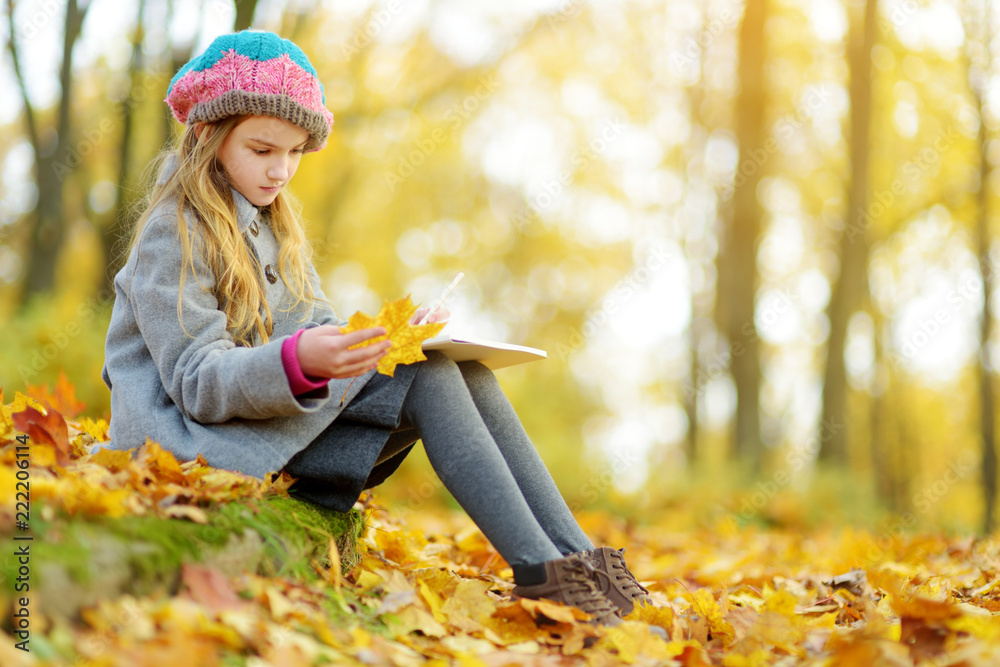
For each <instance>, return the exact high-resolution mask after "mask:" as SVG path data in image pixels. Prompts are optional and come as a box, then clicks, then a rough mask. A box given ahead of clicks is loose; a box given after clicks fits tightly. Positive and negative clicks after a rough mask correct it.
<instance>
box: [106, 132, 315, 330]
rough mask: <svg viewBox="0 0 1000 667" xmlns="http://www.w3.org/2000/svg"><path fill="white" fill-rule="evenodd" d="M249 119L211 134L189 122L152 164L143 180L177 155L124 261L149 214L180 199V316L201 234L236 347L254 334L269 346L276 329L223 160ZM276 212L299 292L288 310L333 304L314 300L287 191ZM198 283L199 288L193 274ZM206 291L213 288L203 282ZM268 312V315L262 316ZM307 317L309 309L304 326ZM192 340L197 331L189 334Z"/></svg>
mask: <svg viewBox="0 0 1000 667" xmlns="http://www.w3.org/2000/svg"><path fill="white" fill-rule="evenodd" d="M246 118H248V116H229V117H228V118H225V119H223V120H221V121H219V122H217V123H205V124H203V127H204V128H205V131H203V132H198V131H197V127H198V125H201V124H196V125H188V126H187V127H186V128H185V131H184V134H183V135H182V136H181V137H180V140H179V141H178V143H177V145H176V146H175V147H172V148H168V149H166V150H164V151H161V152H160V153H159V154H158V155H157V156H156V157H155V158H153V160H152V161H151V162H150V165H149V166H148V167H147V169H146V171H145V173H144V178H145V179H149V180H152V179H150V175H151V174H157V175H159V174H161V173H162V170H163V167H164V163H165V162H166V161H167V160H168V159H169V158H170V156H171V155H174V156H176V158H177V168H176V170H175V171H174V172H173V173H172V174H170V175H169V177H168V178H166V179H163V178H157V179H156V182H155V184H153V185H151V186H149V187H148V188H147V190H146V194H145V197H143V198H142V199H141V200H140V201H139V202H137V206H139V207H142V208H144V209H145V210H144V211H143V213H142V215H141V216H140V217H139V219H138V221H137V222H136V224H135V227H134V229H133V230H132V234H131V236H130V239H129V242H128V244H127V249H126V250H125V254H126V256H127V255H128V254H130V253H131V250H132V248H133V247H135V245H136V244H137V243H139V240H140V237H141V235H142V231H143V229H144V228H145V226H146V224H147V223H148V221H149V217H150V215H151V213H152V211H154V210H155V209H156V208H157V206H158V205H159V204H161V203H162V202H164V201H168V200H170V199H172V198H176V200H177V209H176V215H175V218H176V220H177V235H178V237H179V239H180V242H181V249H182V251H181V252H182V259H181V277H180V291H179V293H178V295H177V317H178V319H179V320H180V322H181V329H182V330H183V331H184V333H188V332H187V330H186V329H184V322H183V314H182V300H181V297H182V296H183V294H184V279H185V277H186V275H187V273H188V267H191V269H192V271H193V268H194V260H193V252H194V245H195V244H194V241H195V238H194V237H195V236H197V237H198V240H200V241H201V246H202V247H200V248H199V251H200V255H201V257H203V258H204V260H205V261H206V262H207V263H208V265H209V266H210V267H211V269H212V273H213V275H214V277H215V284H214V285H213V286H212V292H213V294H214V295H215V297H216V299H217V300H218V301H219V309H220V310H222V311H223V312H224V313H225V314H226V329H227V331H228V332H229V333H230V335H231V336H232V337H233V340H234V341H235V343H236V344H237V345H239V346H243V347H252V346H253V344H254V335H255V334H257V335H258V336H259V337H260V341H261V344H263V343H266V342H267V341H268V340H269V339H270V336H271V333H272V332H273V331H274V319H273V317H272V315H271V307H270V305H269V304H268V303H267V299H266V294H265V288H264V283H263V279H264V278H263V269H262V268H261V266H260V264H259V263H258V261H257V259H256V257H255V255H254V253H253V252H252V250H251V249H250V247H249V244H248V242H247V241H246V240H245V239H244V237H243V235H242V234H241V233H240V231H239V227H238V225H237V218H236V204H235V202H234V201H233V197H232V192H231V191H230V183H229V181H228V179H227V177H226V175H225V172H224V170H223V168H222V165H221V163H220V162H219V160H218V153H219V150H220V149H221V148H222V144H223V142H225V140H226V137H228V136H229V134H230V132H232V131H233V129H234V128H235V127H236V126H237V125H239V124H240V123H241V122H242V121H243V120H245V119H246ZM185 210H187V211H188V213H189V215H190V214H193V217H194V219H195V221H196V222H195V230H196V231H197V232H200V233H199V234H197V235H196V234H193V233H192V232H191V230H190V229H189V227H188V225H187V223H186V222H185V216H184V213H185ZM264 211H267V212H268V213H269V214H270V226H271V229H272V231H273V232H274V236H275V238H276V239H277V241H278V245H279V250H278V272H279V274H280V275H281V279H282V280H283V281H285V285H287V286H288V290H289V291H290V292H291V293H292V294H293V295H295V298H296V300H295V303H293V304H292V305H291V306H289V308H288V310H286V311H280V312H288V311H290V310H293V309H295V307H296V306H298V305H299V304H300V303H303V302H305V303H308V304H310V305H312V303H314V302H320V303H327V305H330V307H331V308H332V305H331V304H329V303H328V302H325V301H323V300H321V299H319V298H317V297H316V296H315V294H314V293H313V290H312V286H311V285H310V284H309V281H308V279H307V276H306V273H307V266H308V265H309V264H310V263H311V260H312V247H311V246H310V245H309V243H308V242H307V241H306V238H305V233H304V232H303V231H302V227H301V226H300V224H299V215H300V213H301V205H300V204H299V203H298V201H297V200H296V199H295V198H294V197H293V196H292V195H291V194H290V193H289V192H288V190H287V189H283V190H281V191H280V192H279V193H278V195H277V197H275V199H274V201H273V202H271V204H270V205H269V206H267V207H266V208H264V209H262V213H263V212H264ZM195 281H196V282H198V284H199V285H201V281H200V280H198V277H197V274H195ZM201 287H202V289H206V290H207V289H208V288H207V287H206V286H205V285H201ZM262 310H263V316H262V314H261V312H262ZM308 314H309V309H308V308H307V309H305V312H304V314H303V317H302V319H300V320H299V321H300V322H301V321H303V320H304V319H305V318H306V317H307V316H308ZM188 335H189V336H190V335H191V334H188Z"/></svg>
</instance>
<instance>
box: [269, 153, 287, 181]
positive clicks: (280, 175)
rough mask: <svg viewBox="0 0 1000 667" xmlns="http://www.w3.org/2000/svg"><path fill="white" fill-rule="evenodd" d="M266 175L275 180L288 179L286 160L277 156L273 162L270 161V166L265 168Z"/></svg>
mask: <svg viewBox="0 0 1000 667" xmlns="http://www.w3.org/2000/svg"><path fill="white" fill-rule="evenodd" d="M267 177H268V178H270V179H272V180H275V181H286V180H288V160H287V159H285V158H278V159H277V160H276V161H275V162H272V163H271V166H270V168H269V169H268V170H267Z"/></svg>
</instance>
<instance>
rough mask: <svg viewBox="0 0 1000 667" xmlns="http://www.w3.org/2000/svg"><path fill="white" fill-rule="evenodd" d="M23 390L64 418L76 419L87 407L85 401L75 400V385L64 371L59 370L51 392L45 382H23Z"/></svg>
mask: <svg viewBox="0 0 1000 667" xmlns="http://www.w3.org/2000/svg"><path fill="white" fill-rule="evenodd" d="M24 391H25V393H26V394H27V395H28V396H31V397H32V398H34V399H37V400H38V401H40V402H42V403H45V404H46V405H51V406H52V407H53V408H55V409H56V410H57V411H58V412H59V413H60V414H62V415H63V416H64V417H65V418H66V419H76V417H77V415H79V414H80V413H81V412H83V411H84V410H85V409H86V407H87V404H86V403H82V402H80V401H78V400H76V387H74V386H73V384H72V383H71V382H70V381H69V378H67V377H66V372H65V371H59V379H58V380H56V387H55V390H54V391H52V392H50V391H49V388H48V385H45V384H40V385H30V384H25V390H24Z"/></svg>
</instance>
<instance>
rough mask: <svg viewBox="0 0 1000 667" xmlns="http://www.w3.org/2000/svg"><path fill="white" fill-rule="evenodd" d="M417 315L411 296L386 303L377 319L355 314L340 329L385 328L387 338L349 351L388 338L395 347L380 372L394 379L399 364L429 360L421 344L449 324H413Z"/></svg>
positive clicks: (344, 331)
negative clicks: (412, 321) (415, 314)
mask: <svg viewBox="0 0 1000 667" xmlns="http://www.w3.org/2000/svg"><path fill="white" fill-rule="evenodd" d="M416 312H417V307H416V306H415V305H414V304H413V302H411V301H410V295H409V294H407V295H406V296H405V297H403V298H402V299H397V300H396V301H386V302H385V303H384V304H382V309H381V310H380V311H379V312H378V315H376V316H375V317H372V316H371V315H369V314H368V313H363V312H361V311H360V310H359V311H357V312H355V313H354V314H353V315H351V317H350V319H349V320H348V323H347V326H346V327H341V328H340V332H341V333H345V334H346V333H350V332H352V331H358V330H359V329H367V328H369V327H385V331H386V335H384V336H378V337H376V338H371V339H369V340H367V341H365V342H364V343H361V344H359V345H354V346H352V347H351V348H349V349H352V350H353V349H355V348H358V347H365V346H367V345H372V344H373V343H378V342H380V341H383V340H385V339H386V338H388V339H389V340H391V341H392V347H390V348H389V351H388V352H387V353H386V354H385V356H383V357H382V358H381V359H379V362H378V372H379V373H382V374H383V375H388V376H392V375H393V374H395V372H396V365H397V364H412V363H414V362H416V361H423V360H424V359H426V358H427V357H426V356H425V355H424V353H423V350H421V348H420V345H421V343H423V342H424V341H425V340H427V339H428V338H432V337H434V336H436V335H437V334H438V332H440V331H441V329H443V328H444V326H445V324H446V322H434V323H432V324H420V325H415V324H410V319H412V318H413V314H414V313H416Z"/></svg>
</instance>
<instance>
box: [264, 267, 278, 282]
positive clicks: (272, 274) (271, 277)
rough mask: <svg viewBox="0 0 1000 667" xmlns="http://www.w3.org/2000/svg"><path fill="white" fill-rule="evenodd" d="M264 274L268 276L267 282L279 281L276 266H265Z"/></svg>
mask: <svg viewBox="0 0 1000 667" xmlns="http://www.w3.org/2000/svg"><path fill="white" fill-rule="evenodd" d="M264 275H265V276H267V282H269V283H271V284H272V285H273V284H274V283H276V282H278V272H277V271H275V270H274V267H273V266H271V265H270V264H268V265H267V266H265V267H264Z"/></svg>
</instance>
